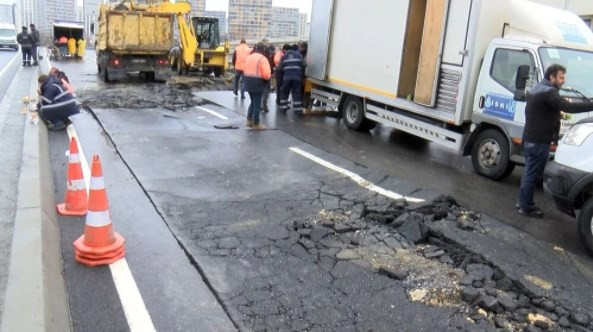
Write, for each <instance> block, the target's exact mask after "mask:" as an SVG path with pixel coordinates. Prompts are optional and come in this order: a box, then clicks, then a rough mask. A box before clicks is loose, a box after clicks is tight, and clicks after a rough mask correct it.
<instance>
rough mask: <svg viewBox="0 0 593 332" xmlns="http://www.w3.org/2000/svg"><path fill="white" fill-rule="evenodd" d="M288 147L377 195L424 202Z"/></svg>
mask: <svg viewBox="0 0 593 332" xmlns="http://www.w3.org/2000/svg"><path fill="white" fill-rule="evenodd" d="M288 149H289V150H290V151H292V152H294V153H297V154H299V155H301V156H303V157H305V158H307V159H309V160H311V161H314V162H316V163H318V164H319V165H321V166H324V167H327V168H329V169H331V170H333V171H336V172H338V173H340V174H342V175H345V176H347V177H349V178H350V179H351V180H352V181H354V182H356V184H358V185H359V186H361V187H363V188H366V189H368V190H370V191H372V192H376V193H377V194H379V195H383V196H385V197H389V198H392V199H405V200H406V201H408V202H413V203H422V202H424V200H423V199H420V198H414V197H408V196H404V195H400V194H398V193H395V192H393V191H391V190H387V189H384V188H381V187H379V186H377V185H375V184H374V183H372V182H370V181H368V180H365V179H364V178H362V177H361V176H360V175H358V174H356V173H353V172H350V171H349V170H347V169H344V168H342V167H339V166H337V165H334V164H332V163H330V162H329V161H326V160H323V159H321V158H319V157H317V156H314V155H312V154H310V153H308V152H305V151H303V150H301V149H299V148H295V147H291V148H288Z"/></svg>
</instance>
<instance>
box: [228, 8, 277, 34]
mask: <svg viewBox="0 0 593 332" xmlns="http://www.w3.org/2000/svg"><path fill="white" fill-rule="evenodd" d="M271 20H272V0H229V16H228V35H229V39H230V40H238V39H242V38H245V39H262V38H265V37H266V36H267V35H268V32H269V29H270V23H271Z"/></svg>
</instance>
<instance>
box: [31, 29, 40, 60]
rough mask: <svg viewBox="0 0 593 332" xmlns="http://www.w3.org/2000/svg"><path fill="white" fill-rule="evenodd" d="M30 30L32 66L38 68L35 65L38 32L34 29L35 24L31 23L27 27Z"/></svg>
mask: <svg viewBox="0 0 593 332" xmlns="http://www.w3.org/2000/svg"><path fill="white" fill-rule="evenodd" d="M29 27H30V28H31V38H32V39H33V47H32V49H31V51H32V55H33V66H38V65H39V64H38V63H37V47H38V46H39V41H40V39H39V30H37V29H36V28H35V24H33V23H31V24H30V25H29Z"/></svg>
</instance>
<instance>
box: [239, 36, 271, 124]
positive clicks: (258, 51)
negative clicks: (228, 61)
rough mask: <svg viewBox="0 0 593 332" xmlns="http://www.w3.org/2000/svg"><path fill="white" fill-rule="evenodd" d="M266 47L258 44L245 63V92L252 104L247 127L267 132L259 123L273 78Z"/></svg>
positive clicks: (248, 113) (260, 43) (248, 112)
mask: <svg viewBox="0 0 593 332" xmlns="http://www.w3.org/2000/svg"><path fill="white" fill-rule="evenodd" d="M265 53H266V45H265V44H264V43H262V42H259V43H257V45H255V48H254V50H253V54H251V55H250V56H248V57H247V61H246V62H245V91H247V92H248V93H249V98H251V103H250V104H249V109H248V111H247V122H246V124H245V125H246V126H247V127H249V128H252V129H253V130H265V129H266V127H264V126H262V125H261V124H260V123H259V111H260V108H261V100H262V96H263V94H264V89H265V87H266V84H268V81H269V80H270V78H271V77H272V68H271V67H270V62H269V61H268V59H267V57H266V54H265Z"/></svg>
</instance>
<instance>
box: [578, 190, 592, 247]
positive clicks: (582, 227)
mask: <svg viewBox="0 0 593 332" xmlns="http://www.w3.org/2000/svg"><path fill="white" fill-rule="evenodd" d="M578 221H579V224H578V227H579V237H580V238H581V242H582V243H583V245H584V246H585V249H587V252H588V253H589V255H592V256H593V197H590V198H589V199H588V200H587V202H585V205H583V208H582V209H581V212H579V220H578Z"/></svg>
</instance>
